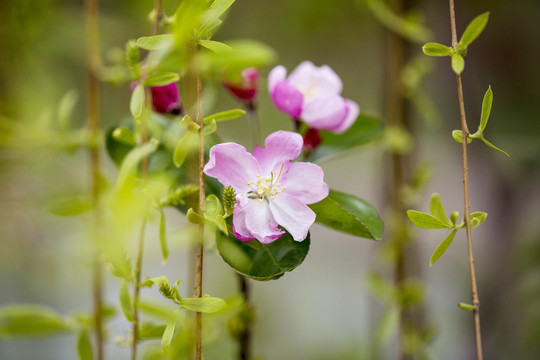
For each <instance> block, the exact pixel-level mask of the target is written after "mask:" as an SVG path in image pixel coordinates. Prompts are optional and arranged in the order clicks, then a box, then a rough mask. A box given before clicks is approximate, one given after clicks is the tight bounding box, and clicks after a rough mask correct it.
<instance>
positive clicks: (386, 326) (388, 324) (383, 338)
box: [377, 305, 399, 344]
mask: <svg viewBox="0 0 540 360" xmlns="http://www.w3.org/2000/svg"><path fill="white" fill-rule="evenodd" d="M398 323H399V307H398V306H396V305H391V306H388V307H387V308H386V309H385V310H384V312H383V314H382V316H381V320H380V322H379V326H378V327H377V341H378V342H379V343H380V344H384V343H386V342H388V341H389V340H390V338H391V337H392V335H393V334H394V333H395V332H396V331H397V329H398Z"/></svg>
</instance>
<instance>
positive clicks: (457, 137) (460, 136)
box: [452, 130, 472, 144]
mask: <svg viewBox="0 0 540 360" xmlns="http://www.w3.org/2000/svg"><path fill="white" fill-rule="evenodd" d="M452 137H453V138H454V140H455V141H457V142H458V143H460V144H463V131H461V130H454V131H452ZM471 142H472V138H471V137H470V136H467V144H470V143H471Z"/></svg>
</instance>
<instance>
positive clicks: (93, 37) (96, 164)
mask: <svg viewBox="0 0 540 360" xmlns="http://www.w3.org/2000/svg"><path fill="white" fill-rule="evenodd" d="M85 14H86V15H85V16H86V37H87V42H88V44H87V46H88V69H87V77H88V119H87V129H88V132H89V137H90V140H91V141H90V173H91V174H90V178H91V185H90V186H91V196H92V204H93V207H94V228H93V234H92V236H93V240H94V241H97V232H98V229H99V223H100V220H99V210H98V206H99V173H100V158H99V148H98V145H97V143H96V139H98V136H99V126H100V119H99V80H98V71H99V66H100V54H99V25H98V14H99V6H98V0H86V2H85ZM96 247H97V246H96ZM101 267H102V264H101V260H100V256H99V249H97V248H96V252H95V255H94V261H93V271H92V272H93V274H92V277H93V279H92V293H93V295H92V298H93V300H92V301H93V318H94V332H95V339H96V359H98V360H102V359H103V356H104V355H103V354H104V352H103V274H102V269H101Z"/></svg>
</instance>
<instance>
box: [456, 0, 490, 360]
mask: <svg viewBox="0 0 540 360" xmlns="http://www.w3.org/2000/svg"><path fill="white" fill-rule="evenodd" d="M449 1H450V26H451V30H452V47H453V48H454V49H455V48H456V46H457V44H458V41H457V32H456V15H455V11H454V0H449ZM456 80H457V92H458V101H459V112H460V117H461V130H462V131H463V138H462V150H463V197H464V202H465V211H464V212H465V215H464V216H465V227H466V230H467V249H468V252H469V268H470V275H471V292H472V303H473V305H474V306H475V308H474V310H473V315H474V334H475V342H476V358H477V360H482V359H483V355H482V336H481V332H480V310H479V306H480V299H479V297H478V289H477V286H476V271H475V268H474V254H473V247H472V237H471V224H470V209H469V172H468V164H467V136H468V135H469V129H468V127H467V118H466V116H465V102H464V100H463V87H462V84H461V75H460V74H457V75H456Z"/></svg>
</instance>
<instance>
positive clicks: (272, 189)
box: [247, 164, 287, 203]
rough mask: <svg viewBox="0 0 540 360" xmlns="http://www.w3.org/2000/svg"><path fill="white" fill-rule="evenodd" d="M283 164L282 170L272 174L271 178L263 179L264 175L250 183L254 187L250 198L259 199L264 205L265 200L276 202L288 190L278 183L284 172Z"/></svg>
mask: <svg viewBox="0 0 540 360" xmlns="http://www.w3.org/2000/svg"><path fill="white" fill-rule="evenodd" d="M284 165H285V164H281V169H279V172H278V171H274V172H272V173H270V176H267V177H266V178H263V176H262V175H258V174H257V175H256V180H253V181H250V182H248V183H247V184H248V185H250V186H253V190H251V191H248V198H250V199H257V200H259V202H260V203H262V202H263V201H264V200H265V199H268V200H274V199H275V198H276V196H277V195H279V194H281V192H282V191H284V190H286V189H287V187H286V186H282V185H281V184H280V183H279V182H278V181H279V178H280V177H281V173H282V172H283V166H284Z"/></svg>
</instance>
